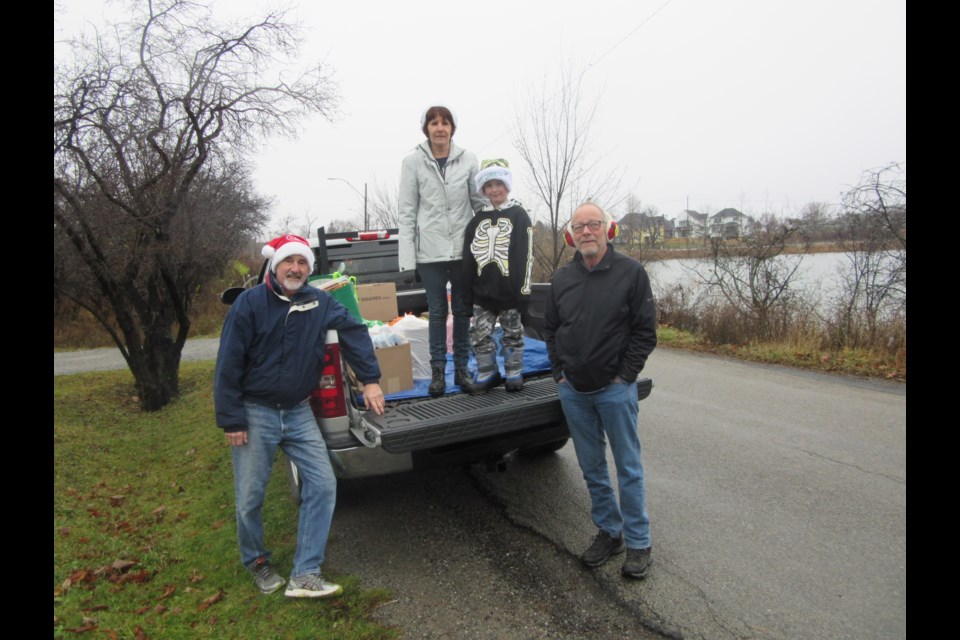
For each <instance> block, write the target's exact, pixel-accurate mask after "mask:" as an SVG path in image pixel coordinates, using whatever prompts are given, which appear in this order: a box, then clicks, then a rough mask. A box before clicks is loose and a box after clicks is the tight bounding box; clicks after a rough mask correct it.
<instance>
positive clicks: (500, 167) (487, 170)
mask: <svg viewBox="0 0 960 640" xmlns="http://www.w3.org/2000/svg"><path fill="white" fill-rule="evenodd" d="M474 180H475V181H476V183H477V191H479V192H480V193H483V185H484V184H486V183H487V182H489V181H490V180H500V181H501V182H503V184H504V185H506V187H507V191H513V172H512V171H510V163H509V162H507V161H506V160H504V159H502V158H497V159H496V160H484V161H483V162H481V163H480V171H479V172H478V173H477V175H476V177H475V178H474Z"/></svg>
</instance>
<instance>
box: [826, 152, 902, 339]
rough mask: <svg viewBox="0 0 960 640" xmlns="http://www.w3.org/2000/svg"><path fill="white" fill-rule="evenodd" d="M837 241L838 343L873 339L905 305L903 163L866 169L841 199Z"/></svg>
mask: <svg viewBox="0 0 960 640" xmlns="http://www.w3.org/2000/svg"><path fill="white" fill-rule="evenodd" d="M843 208H844V211H843V213H842V215H841V216H840V220H839V223H838V225H837V241H838V242H839V243H840V245H841V247H842V248H843V251H844V255H845V257H846V262H845V264H844V265H843V266H842V267H841V269H840V276H841V281H842V283H843V284H842V290H841V293H840V297H839V299H838V304H837V308H838V322H837V324H838V326H837V329H838V331H837V342H838V346H851V345H857V344H860V343H865V344H871V345H872V344H873V343H875V342H876V340H877V338H878V331H879V328H880V326H881V324H882V322H883V321H884V320H885V319H891V318H897V317H901V318H902V317H903V316H904V312H905V310H906V304H907V176H906V165H905V163H896V164H891V165H887V166H885V167H881V168H879V169H872V170H869V171H866V172H865V173H864V174H863V176H862V177H861V180H860V183H859V184H858V185H856V186H855V187H853V188H852V189H851V190H850V191H848V192H847V193H846V195H845V196H844V198H843Z"/></svg>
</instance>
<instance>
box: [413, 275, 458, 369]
mask: <svg viewBox="0 0 960 640" xmlns="http://www.w3.org/2000/svg"><path fill="white" fill-rule="evenodd" d="M462 267H463V265H462V263H461V262H460V261H459V260H452V261H450V262H422V263H418V264H417V271H419V272H420V281H421V282H422V283H423V288H424V289H425V290H426V292H427V306H428V308H429V310H430V322H429V325H428V326H427V335H428V336H429V338H430V366H431V367H443V368H444V369H446V366H447V282H449V283H450V310H451V311H452V312H453V366H454V367H455V368H457V369H466V368H467V360H469V358H470V339H469V331H470V312H469V311H468V310H467V306H466V305H465V304H464V303H463V275H462V274H463V268H462Z"/></svg>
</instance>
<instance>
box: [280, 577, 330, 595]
mask: <svg viewBox="0 0 960 640" xmlns="http://www.w3.org/2000/svg"><path fill="white" fill-rule="evenodd" d="M341 593H343V587H341V586H340V585H338V584H333V583H332V582H327V581H326V580H324V579H323V576H322V575H320V574H319V573H310V574H307V575H305V576H299V577H297V578H290V582H288V583H287V591H286V593H285V594H284V595H286V596H287V597H288V598H327V597H329V596H335V595H339V594H341Z"/></svg>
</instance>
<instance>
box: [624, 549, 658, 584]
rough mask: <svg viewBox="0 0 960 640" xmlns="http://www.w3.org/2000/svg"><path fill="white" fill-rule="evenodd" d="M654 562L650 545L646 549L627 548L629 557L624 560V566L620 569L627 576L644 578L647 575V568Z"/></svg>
mask: <svg viewBox="0 0 960 640" xmlns="http://www.w3.org/2000/svg"><path fill="white" fill-rule="evenodd" d="M652 562H653V556H651V555H650V547H647V548H646V549H627V559H626V560H624V561H623V568H622V569H621V570H620V573H622V574H623V575H624V576H626V577H627V578H635V579H637V580H643V579H644V578H646V577H647V569H649V568H650V564H651V563H652Z"/></svg>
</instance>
